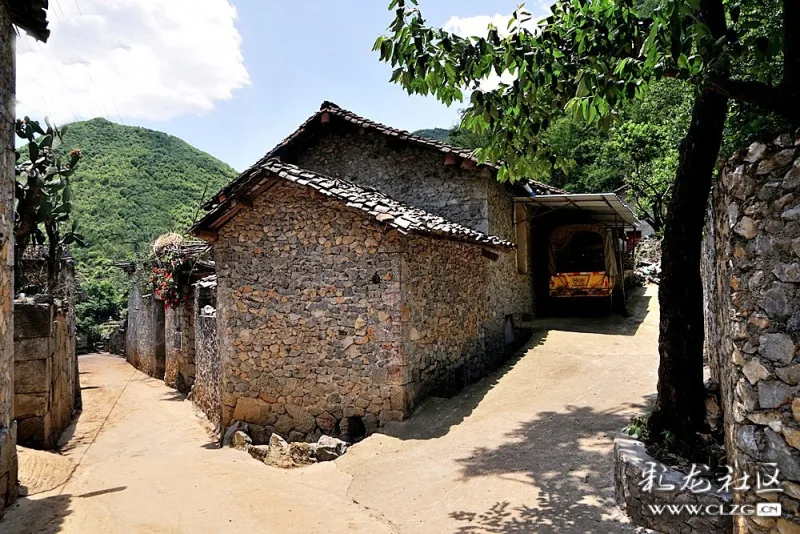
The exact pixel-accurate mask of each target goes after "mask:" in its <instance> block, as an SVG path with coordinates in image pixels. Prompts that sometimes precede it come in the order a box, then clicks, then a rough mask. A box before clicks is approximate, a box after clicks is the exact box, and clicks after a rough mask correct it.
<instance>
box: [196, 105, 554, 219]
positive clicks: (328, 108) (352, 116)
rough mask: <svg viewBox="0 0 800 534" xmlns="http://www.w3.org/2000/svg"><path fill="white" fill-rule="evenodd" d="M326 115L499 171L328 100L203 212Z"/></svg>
mask: <svg viewBox="0 0 800 534" xmlns="http://www.w3.org/2000/svg"><path fill="white" fill-rule="evenodd" d="M323 113H328V114H331V115H334V116H337V117H340V118H341V119H343V120H345V121H347V122H349V123H351V124H355V125H356V126H359V127H362V128H363V127H366V128H370V129H372V130H375V131H377V132H378V133H380V134H382V135H386V136H389V137H394V138H396V139H399V140H402V141H408V142H411V143H413V144H416V145H418V146H422V147H426V148H429V149H432V150H438V151H439V152H443V153H445V154H454V155H456V156H458V157H460V158H462V159H466V160H470V161H472V162H473V163H475V164H476V165H483V166H486V167H489V168H491V169H494V170H497V169H499V167H498V166H497V165H494V164H492V163H489V162H485V161H480V160H478V158H476V157H475V151H474V150H467V149H465V148H459V147H457V146H453V145H450V144H448V143H445V142H444V141H436V140H433V139H428V138H426V137H422V136H420V135H416V134H413V133H411V132H409V131H408V130H401V129H399V128H394V127H392V126H387V125H385V124H383V123H380V122H376V121H373V120H371V119H367V118H365V117H362V116H361V115H358V114H357V113H354V112H352V111H349V110H347V109H345V108H343V107H341V106H339V105H337V104H334V103H333V102H331V101H329V100H325V101H323V102H322V104H321V105H320V110H319V111H317V112H315V113H314V114H313V115H311V116H310V117H309V118H308V119H306V121H305V122H303V123H302V124H301V125H300V126H299V127H298V128H297V129H296V130H295V131H293V132H292V133H291V134H289V135H288V136H287V137H286V138H284V139H283V140H282V141H280V142H279V143H278V144H277V145H275V147H273V148H272V149H271V150H270V151H269V152H267V153H266V154H265V155H264V156H263V157H262V158H261V159H259V160H258V161H256V163H254V164H253V165H252V166H250V167H248V168H247V169H246V170H244V171H243V172H242V173H241V174H240V175H239V176H238V177H237V178H235V179H234V180H233V181H232V182H230V183H229V184H228V185H226V186H225V187H223V188H222V189H221V190H220V191H219V192H218V193H217V194H216V195H214V196H212V197H211V198H210V199H209V200H208V201H206V202H205V203H204V204H203V206H202V207H203V208H204V209H207V210H208V209H211V208H212V207H213V205H214V202H215V201H216V200H217V198H218V197H219V195H220V193H224V194H233V193H235V191H236V190H237V189H238V186H239V184H240V183H241V182H242V181H244V180H246V179H247V178H248V176H249V175H250V174H251V173H252V172H254V171H255V170H256V169H257V168H258V167H259V166H260V165H263V164H264V163H265V162H266V161H268V160H269V159H272V158H276V157H280V156H279V155H278V153H279V152H280V150H281V149H283V148H286V147H287V146H289V145H290V144H291V143H292V142H294V141H295V140H296V139H297V138H298V137H300V136H301V135H302V134H303V133H305V132H306V131H307V128H308V127H309V126H310V125H312V124H313V123H314V121H316V120H319V118H320V117H321V116H322V114H323ZM525 180H526V181H527V183H529V184H531V185H533V186H535V187H538V188H540V189H542V190H545V191H550V192H551V193H555V194H563V193H566V191H564V190H562V189H559V188H557V187H555V186H552V185H549V184H545V183H542V182H538V181H536V180H533V179H530V178H526V179H525Z"/></svg>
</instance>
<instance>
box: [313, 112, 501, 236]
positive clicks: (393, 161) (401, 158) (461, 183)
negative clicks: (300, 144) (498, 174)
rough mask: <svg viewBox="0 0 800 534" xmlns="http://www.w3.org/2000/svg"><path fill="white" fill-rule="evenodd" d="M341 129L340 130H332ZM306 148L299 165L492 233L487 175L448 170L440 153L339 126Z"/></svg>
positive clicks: (451, 168) (483, 172)
mask: <svg viewBox="0 0 800 534" xmlns="http://www.w3.org/2000/svg"><path fill="white" fill-rule="evenodd" d="M332 127H337V126H332ZM338 127H339V128H343V130H336V131H334V132H332V133H331V134H330V135H326V136H324V137H323V138H322V139H321V140H320V141H319V142H318V143H317V144H316V145H314V146H311V147H310V148H307V149H306V150H305V151H304V152H302V153H301V154H300V156H299V158H298V160H297V165H298V166H300V167H303V168H305V169H310V170H313V171H316V172H319V173H322V174H327V175H328V176H333V177H336V178H345V179H348V180H350V181H353V182H356V183H358V184H361V185H366V186H370V187H374V188H375V189H377V190H379V191H380V192H382V193H384V194H385V195H388V196H390V197H392V198H394V199H395V200H399V201H401V202H405V203H407V204H410V205H412V206H415V207H418V208H423V209H425V210H427V211H430V212H431V213H435V214H436V215H440V216H442V217H445V218H447V219H450V220H451V221H454V222H457V223H460V224H463V225H465V226H468V227H470V228H473V229H475V230H479V231H481V232H485V233H489V208H488V204H487V200H486V199H487V194H488V193H487V183H488V182H489V178H488V175H487V174H485V173H486V172H487V171H484V170H477V169H473V170H465V169H461V168H459V167H457V166H446V165H445V164H444V154H442V153H441V152H439V151H436V150H431V149H425V148H422V147H417V146H414V145H410V144H408V143H398V144H397V145H396V146H392V140H391V139H390V138H388V137H387V136H385V135H380V134H378V133H375V132H368V131H362V133H359V130H358V128H351V127H345V126H338Z"/></svg>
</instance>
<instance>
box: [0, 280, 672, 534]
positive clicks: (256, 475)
mask: <svg viewBox="0 0 800 534" xmlns="http://www.w3.org/2000/svg"><path fill="white" fill-rule="evenodd" d="M632 308H633V312H634V313H633V316H632V317H629V318H620V317H615V318H611V319H609V318H591V319H549V320H546V321H543V322H540V323H537V331H536V335H535V336H534V339H533V340H532V341H531V343H530V348H529V350H527V352H525V353H524V354H523V355H522V356H521V357H520V358H518V359H516V360H514V361H512V362H511V363H509V364H508V365H507V366H505V367H504V368H503V369H501V370H500V371H498V372H497V373H496V374H494V375H492V376H490V377H488V378H487V379H485V380H483V381H481V382H479V383H477V384H475V385H473V386H471V387H469V388H468V389H467V390H465V391H464V392H462V393H461V394H460V395H459V396H457V397H455V398H453V399H447V400H445V399H433V400H432V401H431V402H429V403H427V404H426V405H425V406H423V407H422V409H421V410H420V411H419V413H417V414H416V415H415V416H414V417H413V418H412V419H411V420H409V421H407V422H405V423H399V424H393V425H390V426H388V427H387V428H386V429H385V433H384V434H376V435H373V436H371V437H370V438H368V439H366V440H365V441H363V442H362V443H359V444H358V445H356V446H355V447H353V448H352V450H351V451H350V452H348V454H346V455H345V456H344V457H342V458H340V459H339V460H338V461H336V462H330V463H325V464H318V465H314V466H311V467H308V468H303V469H297V470H293V471H283V470H280V469H277V468H271V467H267V466H265V465H263V464H259V463H257V462H256V461H255V460H253V459H251V458H250V457H249V456H248V455H246V454H244V453H241V452H238V451H235V450H231V449H225V450H216V449H213V448H212V445H211V444H210V443H209V440H208V437H207V434H206V433H205V431H204V429H203V425H202V424H201V421H200V420H199V419H198V418H197V416H196V415H195V414H194V411H193V410H192V407H191V404H190V403H188V402H185V401H184V400H183V396H181V395H178V394H177V393H175V392H174V391H172V390H170V389H169V388H167V387H166V386H165V385H164V383H163V382H159V381H157V380H154V379H151V378H148V377H146V376H144V375H143V374H141V373H139V372H138V371H135V370H134V369H133V368H131V367H130V366H128V365H127V363H126V362H125V361H124V360H122V359H120V358H117V357H114V356H110V355H90V356H84V357H81V361H80V366H81V373H82V374H81V381H82V385H83V387H84V391H83V394H84V412H83V414H82V415H81V417H80V419H79V420H78V422H77V425H76V426H75V428H74V429H72V430H71V431H70V432H69V433H68V435H67V436H65V446H64V449H63V453H62V455H61V456H60V457H55V458H53V457H46V458H45V457H42V458H38V456H41V454H36V453H29V452H26V451H23V453H22V461H21V463H22V467H21V470H22V474H21V476H22V478H23V482H24V483H26V484H28V485H30V487H31V488H32V491H42V492H40V493H36V494H33V495H31V496H29V497H27V498H24V499H21V500H20V501H19V502H18V504H16V505H14V506H13V507H12V509H11V510H9V512H8V514H7V516H6V519H4V520H3V521H2V522H0V532H3V533H6V532H9V533H26V534H27V533H30V532H45V533H50V532H74V533H86V532H125V533H128V532H148V533H150V532H156V533H162V532H163V533H166V532H169V533H183V532H192V533H195V532H234V531H239V532H281V533H283V532H304V533H305V532H315V533H316V532H330V533H338V532H369V533H380V532H425V533H430V532H436V533H439V532H463V533H467V532H540V533H556V532H558V533H573V532H574V533H606V532H608V533H616V532H631V531H633V528H632V527H631V526H629V525H627V524H625V522H624V521H623V520H622V518H621V517H620V515H619V512H618V511H617V509H616V507H615V506H614V505H613V499H612V497H611V485H612V481H611V477H612V460H611V442H612V437H613V435H614V433H615V432H616V431H617V430H618V429H620V428H622V427H623V426H624V425H625V424H626V422H627V420H628V418H629V417H630V415H631V414H633V413H637V412H639V411H641V406H642V405H643V404H644V403H645V401H646V397H647V396H649V395H651V394H652V393H653V392H654V391H655V385H656V368H657V361H658V358H657V353H656V339H657V326H658V317H657V309H656V298H655V290H654V289H653V288H651V289H648V291H647V292H646V293H645V294H643V295H642V294H640V295H638V296H637V297H636V298H635V299H634V300H633V303H632ZM45 462H48V463H47V466H46V467H44V465H45ZM67 478H68V481H67V482H66V483H65V484H63V485H61V486H59V487H57V488H56V489H54V490H49V491H47V490H48V489H50V488H51V487H52V486H53V485H58V484H59V483H61V482H63V480H64V479H67Z"/></svg>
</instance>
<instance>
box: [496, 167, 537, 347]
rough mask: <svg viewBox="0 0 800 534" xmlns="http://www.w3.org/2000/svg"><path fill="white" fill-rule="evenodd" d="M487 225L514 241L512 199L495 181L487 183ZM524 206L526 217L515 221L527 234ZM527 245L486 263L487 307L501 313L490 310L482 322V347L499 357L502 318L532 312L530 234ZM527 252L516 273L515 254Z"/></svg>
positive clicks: (503, 338)
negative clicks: (524, 267) (523, 268)
mask: <svg viewBox="0 0 800 534" xmlns="http://www.w3.org/2000/svg"><path fill="white" fill-rule="evenodd" d="M488 203H489V227H490V228H491V231H492V234H493V235H496V236H498V237H502V238H503V239H508V240H509V241H512V242H516V241H517V235H516V230H515V223H514V200H513V197H512V196H511V195H510V194H509V192H508V190H507V186H506V185H505V184H501V183H499V182H497V181H494V180H492V181H490V183H489V201H488ZM524 209H525V214H526V218H525V219H524V220H521V221H520V222H519V224H524V225H526V226H527V228H528V232H527V234H528V235H529V236H530V228H531V222H530V220H529V219H528V218H527V215H528V214H529V213H530V211H529V210H527V208H524ZM528 244H529V246H528V247H525V248H524V249H519V250H515V251H511V252H508V253H504V254H501V255H500V257H499V258H498V260H497V261H494V262H490V263H489V266H488V269H489V274H488V280H489V285H488V295H487V298H488V303H489V304H488V305H489V309H490V310H495V311H500V310H502V311H503V313H493V314H492V315H491V316H490V317H489V318H488V322H487V324H486V332H485V336H486V340H487V346H486V349H487V351H489V353H490V354H495V355H498V356H501V355H503V354H504V352H505V349H506V347H505V345H506V342H507V341H508V340H507V339H506V320H507V318H508V316H509V315H512V314H523V315H525V314H533V312H534V293H533V264H534V262H533V261H531V258H530V254H531V253H532V247H530V237H529V238H528ZM525 252H527V254H528V256H529V258H528V261H527V264H528V270H527V272H525V273H520V272H519V270H518V269H517V254H518V253H525Z"/></svg>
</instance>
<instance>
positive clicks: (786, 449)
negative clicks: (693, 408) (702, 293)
mask: <svg viewBox="0 0 800 534" xmlns="http://www.w3.org/2000/svg"><path fill="white" fill-rule="evenodd" d="M798 186H800V140H797V138H796V137H794V136H789V135H784V136H781V137H779V138H778V139H776V140H775V141H774V142H773V143H771V144H764V143H754V144H753V145H752V146H750V147H749V149H748V150H746V151H744V152H742V153H740V154H738V155H736V156H735V157H733V158H732V159H731V160H730V162H729V163H728V165H727V166H726V168H725V170H724V172H723V173H722V176H721V179H720V181H719V183H718V184H717V186H716V188H715V192H714V197H713V206H712V210H711V212H710V213H711V216H710V218H709V224H708V227H707V231H706V242H705V245H704V258H703V260H704V266H703V270H704V275H705V276H704V284H705V290H706V302H707V310H708V311H707V321H706V338H707V345H706V346H707V351H708V358H709V364H710V367H711V371H712V378H713V379H714V380H716V381H717V382H719V384H720V391H721V396H722V404H723V411H724V421H725V423H724V424H725V444H726V449H727V454H728V463H729V465H730V466H731V467H732V468H733V474H734V476H735V478H736V479H737V480H739V479H741V477H743V476H748V477H749V481H750V489H748V490H745V491H737V492H734V502H735V503H737V504H752V503H758V502H764V501H773V502H776V501H777V502H779V503H781V505H782V507H783V515H782V517H780V518H774V517H747V518H745V517H738V518H737V520H736V522H735V525H734V531H735V532H738V533H762V532H780V533H783V534H785V533H797V532H800V518H799V517H798V509H799V508H800V397H798V392H800V362H799V361H798V359H797V358H796V348H797V347H796V344H797V343H798V342H799V341H800V194H798ZM768 464H772V466H770V465H768ZM775 466H776V467H777V468H778V469H779V471H780V476H779V485H780V490H782V491H781V492H778V493H761V494H758V493H757V492H756V491H757V487H758V486H757V481H758V478H757V477H761V480H762V481H763V480H768V477H769V476H770V474H774V467H775Z"/></svg>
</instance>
